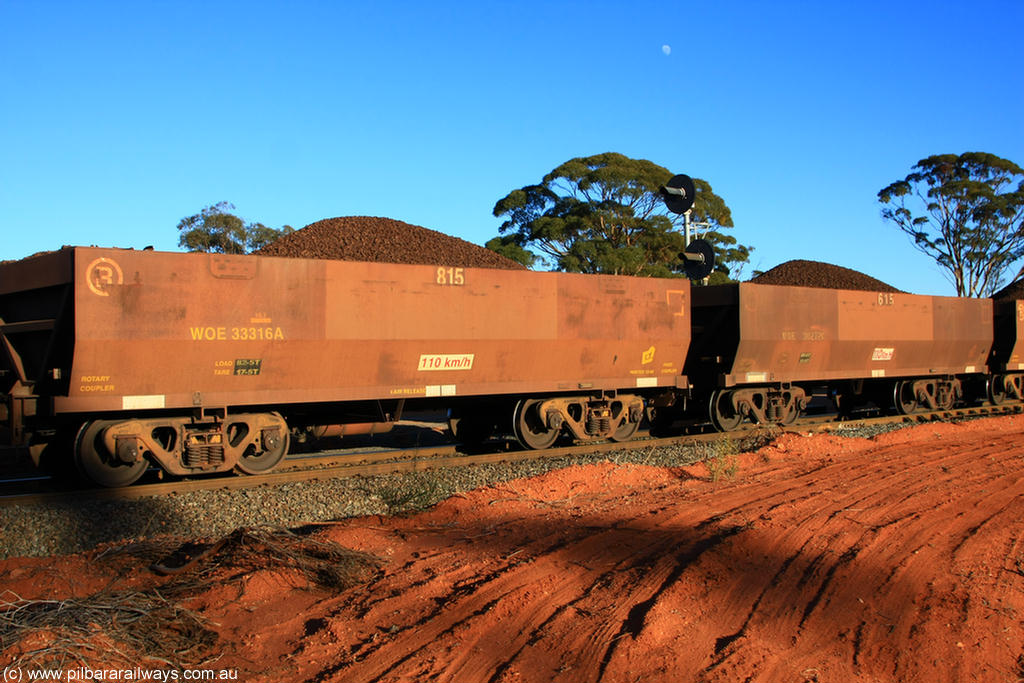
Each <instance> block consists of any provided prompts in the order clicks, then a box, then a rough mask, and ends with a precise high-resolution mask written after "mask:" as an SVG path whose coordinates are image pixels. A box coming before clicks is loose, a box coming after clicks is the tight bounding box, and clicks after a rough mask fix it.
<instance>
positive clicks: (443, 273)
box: [437, 266, 466, 286]
mask: <svg viewBox="0 0 1024 683" xmlns="http://www.w3.org/2000/svg"><path fill="white" fill-rule="evenodd" d="M437 284H439V285H455V286H461V285H464V284H466V274H465V272H464V269H463V268H445V267H444V266H441V267H439V268H438V269H437Z"/></svg>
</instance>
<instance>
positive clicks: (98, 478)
mask: <svg viewBox="0 0 1024 683" xmlns="http://www.w3.org/2000/svg"><path fill="white" fill-rule="evenodd" d="M112 424H116V423H115V422H111V421H109V420H96V421H93V422H87V423H85V424H84V425H82V428H81V429H79V430H78V435H77V436H76V437H75V467H77V468H78V471H79V472H80V473H81V474H82V476H83V477H85V478H86V479H88V480H89V481H91V482H93V483H96V484H99V485H100V486H107V487H110V488H115V487H118V486H128V485H129V484H134V483H135V482H137V481H138V480H139V477H141V476H142V475H143V473H144V472H145V471H146V469H147V468H148V467H149V462H148V461H147V460H146V458H145V457H140V458H139V459H138V461H136V462H134V463H131V464H128V463H124V462H121V461H120V460H118V459H117V458H116V457H115V456H114V454H113V453H110V452H109V451H108V450H107V448H106V446H104V444H103V439H102V438H100V437H101V435H102V434H103V430H104V429H106V428H107V427H109V426H110V425H112Z"/></svg>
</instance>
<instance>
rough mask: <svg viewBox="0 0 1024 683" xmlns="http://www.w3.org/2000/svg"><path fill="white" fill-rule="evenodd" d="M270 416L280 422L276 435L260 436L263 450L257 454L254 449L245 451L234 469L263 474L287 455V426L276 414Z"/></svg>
mask: <svg viewBox="0 0 1024 683" xmlns="http://www.w3.org/2000/svg"><path fill="white" fill-rule="evenodd" d="M271 415H272V416H273V417H274V418H276V419H277V420H278V421H280V427H279V428H278V430H277V434H276V435H271V436H270V437H269V438H268V437H267V436H266V435H265V434H264V435H262V439H261V440H262V446H263V450H262V451H261V452H259V453H257V452H255V449H254V448H253V449H251V450H246V452H245V453H244V454H243V455H242V457H241V458H239V459H238V464H236V465H235V469H236V470H238V471H239V472H243V473H245V474H263V473H265V472H269V471H270V470H272V469H274V468H275V467H277V464H278V463H279V462H281V461H282V460H283V459H284V456H285V454H286V453H288V446H289V444H290V443H291V439H290V437H289V434H288V425H287V424H286V423H285V421H284V418H283V417H281V416H280V415H279V414H277V413H271Z"/></svg>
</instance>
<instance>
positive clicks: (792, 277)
mask: <svg viewBox="0 0 1024 683" xmlns="http://www.w3.org/2000/svg"><path fill="white" fill-rule="evenodd" d="M750 281H751V282H755V283H757V284H759V285H784V286H787V287H817V288H822V289H855V290H861V291H866V292H899V291H900V290H898V289H896V288H895V287H893V286H892V285H887V284H885V283H884V282H882V281H881V280H876V279H875V278H873V277H871V276H870V275H865V274H864V273H859V272H857V271H856V270H851V269H849V268H843V267H842V266H834V265H832V264H831V263H822V262H821V261H805V260H802V259H796V260H793V261H786V262H785V263H780V264H779V265H777V266H775V267H774V268H772V269H771V270H768V271H765V272H764V273H761V274H760V275H758V276H757V277H755V278H753V279H751V280H750Z"/></svg>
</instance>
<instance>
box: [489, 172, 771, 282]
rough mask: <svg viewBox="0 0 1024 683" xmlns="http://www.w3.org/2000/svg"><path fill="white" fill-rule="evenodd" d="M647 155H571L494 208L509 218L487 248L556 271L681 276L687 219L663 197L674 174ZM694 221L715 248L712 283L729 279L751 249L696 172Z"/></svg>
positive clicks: (506, 197)
mask: <svg viewBox="0 0 1024 683" xmlns="http://www.w3.org/2000/svg"><path fill="white" fill-rule="evenodd" d="M672 175H673V174H672V173H671V172H670V171H668V169H665V168H663V167H662V166H659V165H657V164H655V163H653V162H651V161H647V160H645V159H631V158H629V157H627V156H624V155H622V154H617V153H614V152H608V153H605V154H597V155H594V156H589V157H578V158H575V159H570V160H569V161H567V162H565V163H564V164H562V165H560V166H558V167H557V168H555V169H554V170H552V171H551V172H550V173H548V174H547V175H545V176H544V177H543V179H542V180H541V182H540V183H538V184H536V185H527V186H525V187H522V188H519V189H518V190H513V191H512V192H510V193H509V194H508V195H507V196H505V197H504V198H503V199H501V200H499V201H498V203H497V204H495V206H494V215H495V216H499V217H501V216H504V217H505V218H506V220H505V222H504V223H502V225H501V227H500V228H499V232H500V233H501V234H500V235H499V236H498V237H496V238H494V239H492V240H491V241H489V242H488V243H487V247H488V248H490V249H493V250H494V251H497V252H499V253H501V254H502V255H504V256H506V257H508V258H511V259H513V260H517V261H519V262H520V263H524V264H525V265H527V266H530V265H533V264H534V263H535V262H540V263H543V264H544V265H546V266H548V267H552V268H555V269H557V270H563V271H569V272H579V273H613V274H625V275H651V276H659V277H670V276H675V275H679V272H680V271H681V265H682V264H681V260H680V259H679V252H680V251H682V250H683V248H684V247H685V237H684V235H683V233H682V232H681V228H682V226H683V221H684V218H683V217H682V216H677V215H675V214H671V213H669V212H668V210H667V209H666V208H665V205H664V203H663V202H662V200H661V197H660V195H659V190H660V189H661V187H662V186H663V185H664V184H665V183H666V182H668V180H669V179H670V178H671V177H672ZM694 184H695V185H696V200H695V202H694V205H693V209H692V210H691V221H693V222H694V223H700V224H705V225H704V226H701V230H700V232H701V237H703V238H704V239H706V240H708V241H709V242H711V243H712V245H713V246H714V248H715V253H716V267H715V273H713V274H712V278H711V281H712V282H715V281H726V280H728V278H729V274H730V272H731V270H732V269H733V268H735V267H736V266H740V265H741V264H743V263H746V262H747V261H748V259H749V254H750V251H751V248H750V247H746V246H743V245H739V244H737V242H736V239H735V238H734V237H732V236H731V235H727V234H725V233H723V232H722V230H723V229H725V228H730V227H732V225H733V223H732V215H731V213H730V211H729V207H728V206H726V204H725V201H724V200H723V199H722V198H721V197H719V196H718V195H716V194H715V193H714V191H712V189H711V185H710V184H708V182H707V181H705V180H701V179H699V178H694Z"/></svg>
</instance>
